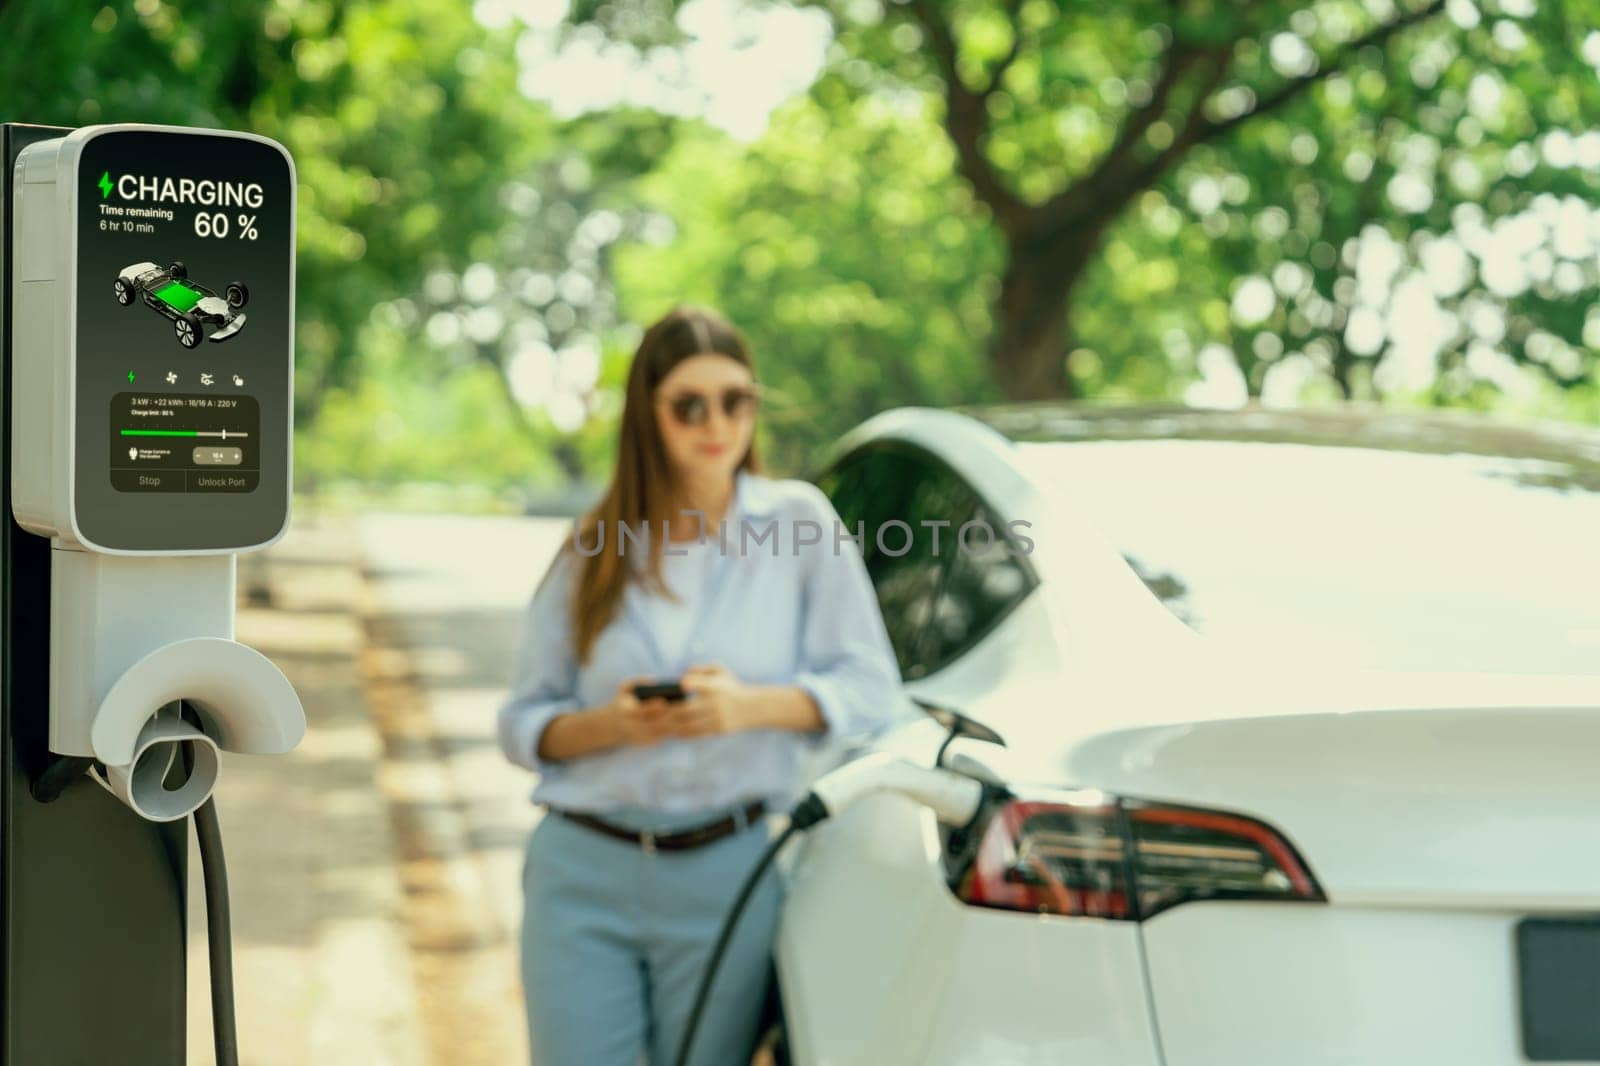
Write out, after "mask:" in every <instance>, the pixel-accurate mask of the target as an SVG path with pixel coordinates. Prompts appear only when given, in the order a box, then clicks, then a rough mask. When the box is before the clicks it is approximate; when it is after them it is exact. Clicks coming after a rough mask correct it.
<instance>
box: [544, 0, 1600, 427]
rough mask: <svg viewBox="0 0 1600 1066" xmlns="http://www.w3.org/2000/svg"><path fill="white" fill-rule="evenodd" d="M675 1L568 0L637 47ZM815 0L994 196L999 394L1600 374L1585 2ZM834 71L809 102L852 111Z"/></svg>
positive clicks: (1576, 378)
mask: <svg viewBox="0 0 1600 1066" xmlns="http://www.w3.org/2000/svg"><path fill="white" fill-rule="evenodd" d="M676 6H677V3H676V0H582V2H580V3H578V4H576V5H575V7H574V9H573V18H574V20H575V21H577V22H579V23H586V22H588V23H594V24H596V25H600V26H604V27H606V28H607V29H608V30H609V31H610V32H612V33H613V34H615V35H618V36H621V37H625V38H628V39H632V40H634V41H635V42H637V43H640V44H641V45H642V46H643V45H648V44H651V43H655V42H659V41H662V40H671V39H673V37H674V33H673V32H672V29H671V27H672V21H671V12H672V11H673V10H674V9H675V8H676ZM812 6H818V7H821V8H823V9H825V10H826V11H828V13H829V14H830V15H831V16H832V19H833V22H834V25H835V28H836V31H837V36H838V48H837V50H836V53H837V54H836V59H835V61H834V63H833V67H832V73H833V75H835V76H836V77H837V78H839V79H842V80H843V81H845V82H846V83H848V84H850V85H851V86H852V87H853V89H854V92H855V94H856V95H857V96H859V97H861V98H863V99H869V98H876V99H888V100H892V101H898V102H900V103H901V104H902V105H905V104H906V103H907V101H908V98H914V99H916V100H920V101H921V102H922V104H923V105H924V110H923V111H922V112H920V113H919V112H918V111H917V110H916V108H915V107H911V106H903V107H902V108H901V110H902V113H904V114H905V115H906V116H907V117H906V118H905V120H904V121H905V125H906V126H907V128H912V127H914V126H916V125H917V124H918V123H919V122H920V123H922V125H923V128H926V125H927V121H928V120H927V119H925V118H923V117H922V115H923V114H926V115H929V116H931V117H932V119H933V120H934V121H937V122H938V123H939V125H940V126H941V127H942V129H943V131H944V134H945V139H946V141H947V143H948V147H949V150H950V153H951V155H950V159H951V168H952V172H953V173H954V174H955V175H958V176H959V178H960V179H961V181H962V183H963V184H964V185H965V186H966V188H968V189H969V190H970V191H971V193H972V195H973V196H974V198H975V199H976V201H977V202H978V203H980V204H981V205H982V211H981V213H982V215H983V216H984V217H985V218H986V219H987V220H988V226H987V230H986V231H983V230H980V229H979V228H978V227H976V226H974V227H973V232H974V233H979V232H983V233H984V240H983V241H981V242H978V243H975V244H974V245H973V246H972V250H971V253H970V258H972V259H973V260H974V261H975V262H982V261H983V260H984V257H985V256H986V255H987V254H988V253H989V249H990V248H991V247H993V246H994V245H995V244H998V245H999V246H1000V248H1001V260H1000V265H999V267H998V276H997V277H994V278H993V280H994V281H997V282H998V288H997V289H996V290H994V292H995V298H994V299H993V301H992V302H991V305H990V306H991V315H992V318H993V326H992V329H991V330H990V332H989V334H988V337H987V338H986V341H987V345H988V352H989V361H990V365H991V367H992V371H993V375H994V378H995V380H996V381H997V383H998V384H999V386H1000V387H1001V388H1002V389H1003V390H1004V391H1005V393H1006V394H1007V395H1010V396H1014V397H1038V396H1058V395H1066V394H1071V393H1074V392H1087V393H1098V394H1142V395H1150V394H1152V393H1162V392H1166V393H1171V392H1174V391H1178V390H1180V389H1181V388H1182V386H1183V384H1184V382H1186V381H1188V380H1192V379H1193V378H1194V377H1195V376H1196V375H1197V374H1198V375H1200V376H1205V377H1210V376H1214V375H1213V374H1212V371H1217V372H1219V373H1220V372H1221V371H1223V370H1226V371H1227V372H1229V373H1232V374H1233V375H1234V376H1236V377H1238V379H1239V381H1240V384H1241V387H1242V388H1245V389H1248V390H1250V391H1252V392H1257V393H1259V392H1260V391H1261V390H1262V389H1263V388H1265V387H1266V386H1267V383H1268V377H1269V374H1268V371H1269V370H1274V364H1276V365H1277V366H1278V367H1282V368H1284V369H1282V370H1279V371H1277V373H1276V374H1275V375H1272V376H1275V377H1276V378H1277V381H1276V383H1275V387H1276V388H1277V390H1278V391H1281V392H1284V393H1285V394H1287V393H1289V392H1291V391H1295V390H1291V389H1290V388H1288V387H1286V386H1288V385H1293V384H1295V383H1296V382H1298V383H1299V385H1298V386H1296V388H1297V389H1298V390H1299V391H1304V388H1307V387H1309V388H1311V389H1312V390H1313V391H1314V390H1315V389H1316V388H1317V387H1318V383H1321V387H1322V388H1323V389H1324V391H1326V392H1328V393H1329V394H1335V395H1336V394H1343V395H1364V394H1368V393H1370V392H1374V391H1376V392H1378V393H1380V394H1388V395H1401V394H1404V395H1413V396H1415V395H1422V396H1424V397H1427V398H1431V399H1436V400H1456V401H1463V400H1464V401H1466V402H1486V401H1485V400H1484V397H1485V396H1486V395H1492V396H1494V397H1499V398H1504V395H1505V393H1506V392H1508V391H1516V392H1519V393H1520V394H1524V396H1526V394H1528V393H1530V392H1541V390H1543V391H1547V390H1545V388H1544V387H1545V385H1546V384H1550V383H1554V384H1555V385H1556V387H1557V388H1565V387H1570V386H1573V385H1575V384H1578V383H1583V382H1592V380H1593V365H1594V349H1595V347H1596V344H1595V342H1596V341H1597V340H1600V325H1596V324H1594V323H1596V322H1597V321H1600V319H1597V318H1596V317H1595V316H1594V315H1593V314H1591V312H1590V311H1589V307H1590V306H1591V305H1592V303H1593V291H1594V288H1595V267H1594V254H1593V252H1594V248H1593V245H1592V243H1585V241H1584V240H1581V239H1579V238H1578V237H1576V236H1575V235H1574V227H1576V228H1577V229H1579V230H1581V229H1583V227H1584V226H1587V225H1589V223H1588V222H1586V221H1585V220H1584V217H1587V218H1592V217H1593V216H1592V208H1589V207H1587V205H1589V204H1591V203H1592V202H1593V200H1594V197H1595V191H1596V182H1597V178H1596V168H1595V166H1594V161H1593V160H1591V159H1590V156H1592V155H1593V154H1594V153H1595V151H1596V150H1597V144H1596V138H1597V137H1600V134H1596V133H1593V132H1591V131H1589V130H1588V128H1587V126H1586V124H1585V123H1586V121H1588V120H1590V119H1592V117H1593V116H1594V115H1596V114H1600V99H1597V98H1596V97H1597V95H1600V85H1597V80H1596V76H1595V68H1596V65H1597V64H1600V37H1597V36H1596V35H1595V32H1594V31H1593V30H1592V28H1591V27H1593V26H1594V25H1596V24H1597V18H1596V16H1597V15H1600V5H1595V4H1593V3H1590V2H1584V0H1578V2H1573V0H1566V2H1562V3H1559V4H1558V3H1555V2H1554V0H1313V2H1309V3H1307V2H1298V3H1289V2H1258V3H1250V4H1229V3H1220V2H1216V0H1136V2H1129V3H1123V4H1111V5H1107V4H1085V3H1079V2H1075V0H891V2H887V3H882V2H879V0H816V3H814V4H813V5H812ZM828 84H830V81H829V79H826V78H825V79H824V80H823V82H822V83H820V84H819V86H818V89H817V90H816V91H814V92H813V94H812V96H813V103H814V105H815V106H817V107H822V108H824V109H825V110H828V111H829V113H830V114H832V115H835V116H838V115H840V114H841V113H843V114H848V113H849V110H848V108H844V109H841V108H838V107H834V108H831V109H828V108H827V107H826V104H827V101H825V100H824V99H823V97H822V96H821V93H822V92H823V91H824V86H826V85H828ZM908 94H909V97H908ZM764 150H765V149H764V148H763V147H760V146H758V147H757V148H756V149H754V153H753V154H755V155H756V156H759V154H760V153H761V152H762V151H764ZM1585 161H1588V163H1587V165H1585ZM875 177H876V178H877V179H879V180H882V181H887V182H889V183H891V185H893V184H898V185H899V186H900V187H901V188H903V189H906V190H907V191H908V192H909V191H910V189H911V187H912V185H913V184H914V183H913V182H912V181H909V180H897V178H898V177H899V176H898V175H896V174H895V173H892V172H890V173H879V174H877V175H875ZM918 177H919V178H921V177H923V175H922V174H919V175H918ZM917 184H918V187H917V191H918V192H922V191H924V187H923V186H921V185H920V183H917ZM774 191H775V192H776V191H785V188H784V181H783V180H782V179H780V180H778V181H777V182H776V183H775V188H774ZM787 191H794V192H803V190H787ZM881 194H882V192H881V191H880V195H881ZM802 202H803V201H802V200H801V199H798V198H797V199H796V200H795V202H794V206H793V207H792V208H791V212H790V213H796V212H799V211H803V210H804V209H803V208H802V207H800V204H801V203H802ZM1580 216H1584V217H1580ZM813 232H814V233H816V234H817V235H818V236H819V237H822V236H823V235H824V233H825V232H826V231H813ZM891 258H892V257H889V256H883V257H880V258H879V259H878V260H877V261H876V262H875V263H874V264H872V265H871V266H870V267H869V270H871V271H872V272H868V273H863V274H860V275H858V278H859V280H860V281H861V282H862V283H863V284H864V285H865V286H866V288H867V290H869V291H875V290H876V289H877V287H878V274H877V273H876V270H883V269H885V267H886V264H887V262H888V261H889V260H890V259H891ZM1519 259H1522V260H1525V263H1524V265H1525V267H1526V270H1525V273H1526V276H1524V277H1518V276H1516V275H1517V270H1516V268H1514V267H1508V266H1507V263H1508V262H1511V263H1514V262H1516V261H1517V260H1519ZM887 269H889V270H890V271H891V272H892V270H893V267H892V266H889V267H887ZM984 280H988V279H984ZM1424 290H1426V292H1427V293H1428V296H1429V299H1427V300H1424V299H1422V297H1423V294H1424ZM1402 301H1404V302H1402ZM1586 331H1587V332H1586ZM1529 342H1531V345H1532V346H1531V348H1530V347H1529ZM1069 352H1071V353H1072V355H1071V358H1070V359H1069V358H1067V353H1069ZM901 354H902V356H904V352H903V351H902V353H901ZM1518 363H1532V364H1535V365H1537V366H1538V367H1540V369H1541V373H1542V374H1543V372H1544V371H1549V373H1548V374H1544V377H1543V378H1542V379H1541V378H1539V377H1530V376H1528V375H1526V374H1522V373H1520V372H1518V371H1517V364H1518ZM1382 364H1387V365H1386V366H1383V365H1382ZM884 365H885V366H886V367H889V368H895V366H896V364H895V362H894V361H891V362H889V363H886V364H884ZM1069 368H1070V369H1069ZM1485 390H1487V392H1486V391H1485ZM1474 398H1476V399H1474Z"/></svg>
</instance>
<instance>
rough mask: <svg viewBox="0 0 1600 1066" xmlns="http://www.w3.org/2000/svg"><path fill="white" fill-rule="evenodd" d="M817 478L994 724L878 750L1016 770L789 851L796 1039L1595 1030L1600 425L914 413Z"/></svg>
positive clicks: (835, 1050)
mask: <svg viewBox="0 0 1600 1066" xmlns="http://www.w3.org/2000/svg"><path fill="white" fill-rule="evenodd" d="M818 483H819V485H820V486H821V487H822V488H823V489H824V490H825V491H826V492H827V493H828V495H829V497H830V498H831V499H832V500H833V502H834V505H835V507H836V508H837V510H838V511H839V513H840V515H841V517H842V518H843V519H844V521H845V523H846V525H848V526H852V527H853V526H854V525H855V523H857V522H862V523H864V529H865V532H866V538H865V555H866V561H867V566H868V569H869V571H870V573H871V575H872V579H873V582H874V585H875V587H876V589H877V592H878V596H879V599H880V601H881V605H882V608H883V612H884V616H885V621H886V623H887V625H888V629H889V632H890V636H891V638H892V640H893V643H894V646H895V650H896V653H897V655H898V657H899V660H900V665H901V669H902V673H903V676H904V679H905V681H906V684H907V689H908V691H909V692H910V693H911V694H912V695H913V696H914V697H916V698H917V700H918V701H919V702H922V701H927V702H929V703H933V704H938V705H942V706H944V707H948V708H953V709H955V710H957V711H959V712H961V713H962V714H963V715H965V716H967V717H969V718H970V719H972V720H973V721H975V722H976V723H979V724H980V725H981V726H982V727H987V729H989V730H992V731H993V732H994V733H995V734H997V735H998V738H999V739H1000V740H1001V741H1003V744H1001V743H997V742H995V740H994V739H982V738H979V737H974V736H961V737H958V738H956V739H954V740H952V741H951V742H950V743H949V745H948V746H947V747H946V746H945V743H944V742H945V741H946V739H947V734H946V733H945V730H944V729H943V728H942V727H941V726H940V725H939V724H938V723H937V722H936V721H935V720H934V718H933V717H931V716H930V717H928V718H926V719H920V720H916V721H911V722H908V724H906V725H905V726H904V727H902V728H897V729H896V730H894V731H893V732H892V733H891V734H889V735H888V736H887V737H885V738H884V739H883V740H882V743H881V747H883V748H884V749H886V750H890V751H895V752H899V753H901V754H903V755H905V756H907V757H908V758H911V759H913V760H916V761H918V762H920V763H924V764H932V763H933V762H934V760H935V759H936V758H942V759H943V760H945V762H946V764H947V765H948V764H953V765H957V766H959V767H960V768H962V769H963V771H964V772H968V773H974V774H978V775H980V776H984V775H986V776H989V777H992V779H993V780H994V781H995V782H996V783H999V784H1002V785H1004V786H1005V788H1007V789H1009V792H1010V795H1009V797H1006V796H1002V797H1001V798H998V799H997V800H996V801H995V802H993V803H991V804H989V805H988V806H987V808H986V809H985V810H984V811H982V812H980V814H979V815H978V816H977V817H976V818H975V819H974V821H973V823H972V824H971V825H969V826H967V827H964V830H957V831H951V830H948V829H946V828H944V827H941V826H940V825H938V824H937V823H936V822H935V820H934V819H933V817H932V815H931V814H930V813H929V812H928V811H927V810H925V809H922V808H919V807H917V806H915V805H914V804H913V803H911V802H910V801H909V800H906V799H903V798H900V797H898V796H893V795H876V796H871V797H869V798H867V799H866V800H863V801H861V802H859V803H858V804H856V805H855V806H853V807H851V808H850V809H848V810H846V811H844V812H843V813H841V814H840V815H839V816H838V817H837V818H836V819H834V820H832V821H829V822H824V823H823V824H821V825H820V826H818V827H816V828H815V829H814V830H812V831H811V833H810V834H809V836H808V837H806V838H804V839H803V841H802V842H801V843H800V844H799V845H798V846H797V847H796V849H794V851H793V852H792V853H791V854H789V855H786V856H785V867H786V870H787V873H788V878H789V888H788V900H787V904H786V907H785V911H784V915H783V919H782V923H781V927H780V931H779V938H778V944H777V947H776V952H775V955H776V962H777V969H778V977H779V988H780V994H781V1002H782V1010H783V1024H784V1027H785V1033H786V1035H785V1038H784V1043H785V1050H786V1053H787V1055H788V1057H789V1058H790V1059H791V1060H792V1061H793V1062H794V1063H796V1064H797V1066H821V1064H828V1066H854V1064H860V1066H895V1064H919V1066H921V1064H930V1066H933V1064H958V1063H959V1064H969V1066H1008V1064H1021V1063H1027V1064H1034V1063H1040V1064H1044V1063H1049V1064H1076V1063H1084V1064H1093V1066H1162V1064H1164V1066H1332V1064H1336V1063H1337V1064H1339V1066H1353V1064H1360V1066H1382V1064H1394V1066H1490V1064H1492V1066H1507V1064H1513V1063H1524V1062H1558V1061H1559V1062H1569V1063H1570V1062H1591V1063H1594V1062H1600V433H1594V432H1589V431H1577V430H1573V431H1565V430H1561V431H1558V430H1555V429H1553V428H1507V427H1504V426H1503V425H1501V424H1499V423H1491V422H1487V421H1482V420H1478V419H1474V418H1460V417H1445V416H1443V415H1420V414H1396V413H1383V412H1380V411H1363V410H1359V409H1357V410H1351V409H1346V410H1342V411H1330V412H1320V413H1319V412H1309V411H1300V412H1285V411H1272V410H1265V409H1245V410H1241V411H1231V412H1222V411H1200V410H1188V409H1181V408H1165V409H1160V408H1136V409H1114V408H1112V409H1106V408H1093V407H1082V406H1074V405H1064V406H1063V405H1047V406H1035V405H1022V406H1011V407H995V408H984V409H974V410H971V411H968V412H966V413H960V412H952V411H934V410H925V409H902V410H897V411H891V412H887V413H885V414H883V415H881V416H878V417H876V418H873V419H872V420H870V421H869V422H867V423H865V424H863V425H862V426H860V427H858V428H857V429H856V430H854V431H852V432H851V433H850V434H849V435H847V436H846V437H845V438H844V439H843V440H842V441H840V442H839V443H838V445H837V447H836V448H835V449H834V451H833V452H832V453H831V456H830V458H829V461H828V463H827V464H826V467H825V472H824V473H823V474H822V475H821V476H820V477H819V478H818ZM895 519H898V520H900V521H901V522H904V523H906V525H907V526H909V527H910V532H912V533H913V534H914V536H912V537H910V538H909V539H908V537H907V534H906V531H902V530H901V529H899V528H898V527H895V528H891V529H890V530H889V531H888V532H885V533H884V534H883V537H882V544H879V543H877V538H876V537H875V535H874V532H873V531H874V529H875V528H876V527H877V526H879V525H882V524H883V523H886V522H890V521H891V520H895ZM974 520H981V521H983V522H985V523H987V524H988V526H989V527H990V528H992V529H994V530H996V531H997V532H999V533H1002V534H1003V533H1004V532H1005V531H1006V530H1007V529H1008V528H1010V529H1014V530H1015V531H1016V532H1018V533H1020V534H1021V535H1024V536H1026V537H1027V538H1028V540H1029V541H1031V549H1030V548H1029V546H1028V545H1026V544H1024V543H1023V542H1022V541H1021V540H1020V539H1013V540H1012V541H1011V542H1010V545H1009V546H1006V545H1005V544H1004V543H1003V542H1002V543H1000V544H997V545H996V546H995V547H994V548H992V549H991V550H989V551H988V552H982V551H980V549H981V548H982V547H983V544H984V541H985V538H984V536H983V535H982V532H981V528H980V527H978V526H973V527H972V528H971V529H970V530H969V536H968V544H969V547H970V548H971V550H970V551H966V550H962V549H961V548H960V547H959V545H952V543H951V542H952V539H953V538H954V537H955V535H956V534H957V532H958V530H959V527H961V526H962V524H963V523H966V522H971V521H974ZM941 521H948V522H949V523H951V524H950V525H949V526H936V525H925V524H924V523H925V522H941ZM1013 522H1019V523H1027V524H1026V525H1016V526H1009V525H1008V524H1009V523H1013ZM935 530H937V531H938V532H939V534H940V535H941V537H942V542H941V544H940V546H939V549H938V550H935V549H934V541H933V536H932V534H933V533H934V531H935ZM908 543H909V550H904V551H902V550H901V549H902V547H905V546H906V545H907V544H908ZM974 728H976V727H974ZM941 748H945V750H943V751H941V750H940V749H941Z"/></svg>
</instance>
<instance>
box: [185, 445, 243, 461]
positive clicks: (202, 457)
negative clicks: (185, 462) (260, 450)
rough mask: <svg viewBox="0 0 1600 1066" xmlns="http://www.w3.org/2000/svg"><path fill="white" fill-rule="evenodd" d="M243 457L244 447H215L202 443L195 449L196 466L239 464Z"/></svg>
mask: <svg viewBox="0 0 1600 1066" xmlns="http://www.w3.org/2000/svg"><path fill="white" fill-rule="evenodd" d="M243 458H244V450H243V449H242V448H213V447H210V446H208V445H204V444H202V445H201V446H200V447H198V448H196V449H195V450H194V465H195V466H238V465H239V463H240V462H241V461H242V460H243Z"/></svg>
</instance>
